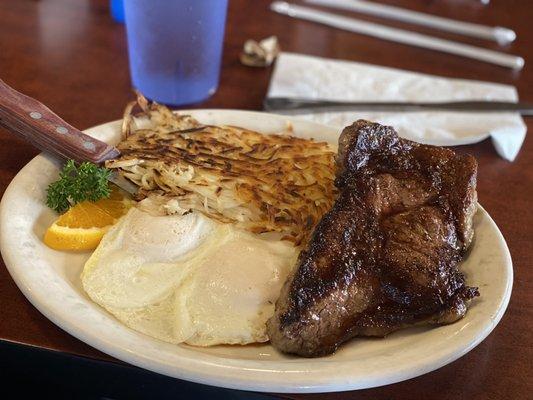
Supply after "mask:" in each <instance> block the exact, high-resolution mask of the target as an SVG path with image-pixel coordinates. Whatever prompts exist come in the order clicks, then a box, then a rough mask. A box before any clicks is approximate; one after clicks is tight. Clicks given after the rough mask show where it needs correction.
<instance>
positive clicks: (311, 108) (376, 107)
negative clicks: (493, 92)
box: [263, 97, 533, 116]
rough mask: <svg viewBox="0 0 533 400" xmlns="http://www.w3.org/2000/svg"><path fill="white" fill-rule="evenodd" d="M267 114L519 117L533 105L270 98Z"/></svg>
mask: <svg viewBox="0 0 533 400" xmlns="http://www.w3.org/2000/svg"><path fill="white" fill-rule="evenodd" d="M263 107H264V109H265V110H266V111H275V112H282V113H284V114H306V113H325V112H339V111H380V112H417V111H418V112H420V111H450V112H476V113H509V112H511V113H519V114H521V115H522V116H533V104H527V103H512V102H506V101H477V100H474V101H452V102H442V103H433V102H430V103H405V102H367V101H365V102H358V101H349V102H344V101H328V100H313V99H301V98H289V97H267V98H265V100H264V101H263Z"/></svg>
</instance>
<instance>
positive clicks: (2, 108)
mask: <svg viewBox="0 0 533 400" xmlns="http://www.w3.org/2000/svg"><path fill="white" fill-rule="evenodd" d="M0 126H3V127H4V128H6V129H7V130H8V131H10V132H12V133H14V134H15V135H17V136H19V137H21V138H22V139H24V140H26V141H27V142H29V143H30V144H32V145H33V146H35V147H37V148H38V149H40V150H42V151H44V152H47V153H50V154H52V155H53V156H55V157H57V158H60V159H62V160H68V159H73V160H75V161H77V162H82V161H90V162H92V163H95V164H102V163H103V162H104V161H106V160H110V159H113V158H117V157H118V156H119V155H120V151H119V150H118V149H117V148H115V147H114V146H110V145H108V144H107V143H104V142H102V141H100V140H98V139H95V138H93V137H91V136H89V135H86V134H85V133H83V132H81V131H80V130H78V129H76V128H75V127H73V126H72V125H70V124H68V123H67V122H65V121H64V120H63V119H61V118H60V117H59V116H57V115H56V114H55V113H54V112H52V111H51V110H50V109H49V108H48V107H46V106H45V105H44V104H42V103H41V102H40V101H38V100H35V99H33V98H31V97H29V96H26V95H24V94H22V93H20V92H17V91H16V90H15V89H13V88H12V87H10V86H9V85H7V84H6V83H5V82H4V81H2V80H1V79H0ZM109 180H110V181H111V182H113V183H115V184H116V185H117V186H119V187H120V188H122V189H124V190H126V191H127V192H129V193H132V194H135V193H136V192H137V187H136V186H135V185H134V184H133V183H131V182H129V181H128V180H126V179H125V178H123V177H122V176H120V175H119V174H117V173H116V172H115V171H113V173H112V174H111V177H110V178H109Z"/></svg>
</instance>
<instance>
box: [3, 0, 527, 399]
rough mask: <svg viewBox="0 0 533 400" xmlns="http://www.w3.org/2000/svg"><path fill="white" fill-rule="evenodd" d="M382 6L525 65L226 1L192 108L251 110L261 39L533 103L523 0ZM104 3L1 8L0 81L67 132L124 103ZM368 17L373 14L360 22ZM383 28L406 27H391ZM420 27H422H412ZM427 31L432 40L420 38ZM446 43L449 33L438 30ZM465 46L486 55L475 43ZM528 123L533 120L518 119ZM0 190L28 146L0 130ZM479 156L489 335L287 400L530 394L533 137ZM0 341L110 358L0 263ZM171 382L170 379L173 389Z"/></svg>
mask: <svg viewBox="0 0 533 400" xmlns="http://www.w3.org/2000/svg"><path fill="white" fill-rule="evenodd" d="M387 2H388V3H391V4H393V3H394V4H397V5H400V6H404V7H408V8H412V9H416V10H423V11H426V12H430V13H434V14H437V15H441V16H446V17H452V18H456V19H463V20H468V21H476V22H479V23H485V24H489V25H501V26H506V27H510V28H512V29H514V30H515V31H516V33H517V35H518V39H517V40H516V42H515V43H513V44H512V45H510V46H508V48H506V49H504V50H508V51H509V52H511V53H513V54H519V55H521V56H523V57H524V58H525V59H526V66H525V68H524V69H523V70H522V71H519V72H516V71H511V70H508V69H504V68H500V67H496V66H491V65H488V64H483V63H481V62H476V61H471V60H466V59H463V58H459V57H455V56H450V55H445V54H440V53H436V52H431V51H426V50H422V49H417V48H414V47H409V46H404V45H399V44H394V43H389V42H384V41H381V40H378V39H373V38H368V37H364V36H361V35H356V34H350V33H347V32H341V31H338V30H334V29H330V28H327V27H323V26H319V25H316V24H313V23H308V22H299V21H295V20H291V19H288V18H286V17H283V16H279V15H276V14H274V13H272V12H270V11H268V4H269V1H257V0H256V1H246V0H230V3H231V4H230V9H229V14H228V23H227V31H226V41H225V48H224V60H223V67H222V76H221V83H220V88H219V90H218V91H217V93H216V94H215V95H214V96H213V97H212V98H211V99H210V100H208V101H206V102H205V103H204V104H200V105H198V107H219V108H236V109H251V110H259V109H261V102H262V99H263V97H264V96H265V93H266V90H267V86H268V83H269V79H270V75H271V69H253V68H248V67H245V66H242V65H241V64H240V63H239V60H238V54H239V52H240V50H241V47H242V44H243V43H244V41H245V40H246V39H248V38H255V39H260V38H263V37H266V36H268V35H271V34H275V35H277V36H278V37H279V39H280V43H281V46H282V47H283V49H284V50H287V51H293V52H299V53H304V54H311V55H319V56H326V57H333V58H341V59H347V60H354V61H362V62H366V63H372V64H377V65H384V66H389V67H396V68H402V69H406V70H412V71H419V72H425V73H432V74H438V75H442V76H447V77H457V78H465V79H481V80H487V81H494V82H500V83H506V84H512V85H515V86H516V87H517V88H518V91H519V94H520V97H521V99H522V100H524V101H529V102H533V73H532V65H533V64H532V63H533V46H531V44H532V43H531V39H533V23H532V21H533V13H532V9H533V8H532V7H531V5H530V4H529V1H526V0H493V1H492V2H491V3H490V5H488V6H483V5H481V3H480V2H479V1H476V0H441V1H431V0H425V1H424V0H397V1H387ZM107 3H108V2H107V1H105V0H99V1H96V0H77V1H73V0H47V1H19V0H10V1H8V0H4V1H2V2H0V77H1V78H2V79H4V80H5V81H6V82H7V83H8V84H10V85H12V86H13V87H15V88H17V89H18V90H20V91H22V92H24V93H27V94H29V95H30V96H33V97H36V98H38V99H39V100H41V101H42V102H43V103H45V104H47V105H49V106H50V108H52V109H53V110H55V111H56V112H57V113H58V114H59V115H61V116H63V117H64V119H65V120H67V121H68V122H70V123H71V124H73V125H74V126H76V127H79V128H82V129H85V128H88V127H90V126H93V125H96V124H100V123H103V122H106V121H110V120H114V119H117V118H119V117H120V116H121V113H122V109H123V107H124V105H125V104H126V102H127V101H129V100H131V99H132V92H131V87H130V80H129V75H128V62H127V53H126V38H125V32H124V26H123V25H120V24H116V23H114V22H113V21H112V20H111V18H110V16H109V12H108V7H107ZM362 18H364V19H369V20H372V18H365V17H362ZM390 24H391V25H395V26H400V27H402V26H403V27H407V28H410V27H409V26H406V25H403V24H400V23H390ZM420 31H426V30H425V29H420ZM427 32H428V33H433V32H430V31H427ZM442 36H444V37H447V38H451V39H460V40H464V39H462V38H460V37H457V36H454V35H451V34H449V35H448V34H443V35H442ZM470 42H471V43H473V44H478V45H482V46H488V47H492V48H495V49H497V45H491V44H490V43H486V42H483V41H477V40H471V41H470ZM527 122H528V127H529V129H531V128H533V119H529V120H528V121H527ZM0 143H1V144H2V145H1V146H0V193H3V192H4V190H5V188H6V187H7V185H8V184H9V182H10V181H11V179H12V178H13V177H14V176H15V174H16V173H17V172H18V171H19V170H20V169H21V168H22V167H23V166H24V165H25V164H26V163H27V162H28V161H30V159H31V158H32V157H34V156H35V155H37V151H36V150H35V149H33V148H32V147H30V146H29V145H27V144H26V143H24V142H23V141H21V140H19V139H17V138H14V137H13V136H12V135H11V134H9V133H8V132H6V131H4V130H0ZM467 150H468V151H469V152H471V153H472V154H473V155H475V156H476V157H477V159H478V161H479V181H478V182H479V183H478V193H479V199H480V201H481V203H482V204H483V206H484V207H485V208H486V209H487V211H488V212H489V213H490V214H491V215H492V217H493V218H494V220H495V221H496V223H497V224H498V226H499V227H500V229H501V230H502V232H503V234H504V236H505V238H506V239H507V243H508V244H509V247H510V250H511V254H512V257H513V261H514V271H515V280H514V288H513V295H512V298H511V302H510V304H509V308H508V310H507V313H506V314H505V316H504V317H503V319H502V321H501V323H500V324H499V326H498V327H497V328H496V329H495V331H494V332H493V333H492V334H491V335H490V336H489V337H488V338H487V339H486V340H485V341H484V342H483V343H481V344H480V345H479V346H478V347H477V348H476V349H474V350H473V351H471V352H470V353H468V354H467V355H466V356H464V357H462V358H461V359H459V360H457V361H455V362H453V363H451V364H450V365H448V366H446V367H444V368H441V369H439V370H438V371H435V372H432V373H429V374H427V375H424V376H421V377H418V378H416V379H411V380H409V381H406V382H402V383H398V384H394V385H389V386H385V387H381V388H376V389H369V390H362V391H358V392H350V393H344V394H329V395H307V396H303V395H285V396H286V397H287V398H303V397H308V398H316V399H318V398H321V399H327V398H357V399H372V400H378V399H390V398H394V399H413V398H429V397H430V396H431V398H433V399H469V400H473V399H500V398H516V399H519V398H527V397H529V396H531V389H532V378H531V368H530V367H531V363H533V351H532V340H531V337H532V333H531V332H532V331H533V314H532V307H533V287H532V285H531V282H532V281H533V269H532V267H533V265H532V261H531V260H532V259H533V245H532V239H533V212H532V211H531V197H532V196H533V185H532V182H533V165H532V162H533V139H532V138H531V136H529V137H528V138H526V141H525V143H524V146H523V148H522V150H521V152H520V154H519V156H518V158H517V159H516V161H515V162H513V163H509V162H507V161H505V160H503V159H501V158H500V157H498V156H497V154H496V152H495V151H494V149H493V147H492V145H491V143H490V141H485V142H483V143H479V144H476V145H472V146H468V148H467ZM0 304H1V312H0V339H1V340H2V341H4V342H14V343H20V344H22V345H27V346H36V347H38V348H44V349H50V350H52V351H54V352H62V353H66V354H71V355H78V356H81V357H84V358H92V359H97V360H104V361H108V362H116V361H114V360H113V359H112V358H111V357H109V356H107V355H105V354H102V353H101V352H99V351H97V350H95V349H93V348H91V347H90V346H88V345H86V344H84V343H82V342H80V341H78V340H77V339H75V338H74V337H72V336H70V335H68V334H67V333H65V332H63V331H62V330H61V329H59V328H58V327H56V326H55V325H54V324H52V323H51V322H50V321H48V320H47V319H46V318H44V317H43V316H42V315H41V314H40V313H39V312H38V311H37V310H36V309H35V308H34V307H33V306H32V305H31V304H30V303H29V302H28V301H27V300H26V299H25V298H24V296H23V295H22V293H21V292H20V291H19V290H18V288H17V287H16V286H15V284H14V282H13V281H12V279H11V278H10V276H9V274H8V272H7V270H6V268H5V265H4V264H3V262H0ZM176 384H179V382H177V383H176Z"/></svg>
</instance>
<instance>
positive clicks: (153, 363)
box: [0, 109, 513, 393]
mask: <svg viewBox="0 0 533 400" xmlns="http://www.w3.org/2000/svg"><path fill="white" fill-rule="evenodd" d="M206 111H208V112H214V113H226V114H227V113H241V114H243V113H245V114H247V115H250V116H251V115H260V116H261V117H265V116H266V117H267V118H270V117H275V118H276V119H280V118H282V119H284V120H286V121H295V120H296V121H298V122H304V123H305V124H309V125H314V126H322V127H324V128H327V129H328V130H337V129H336V128H334V127H329V126H326V125H322V124H319V123H315V122H310V121H305V120H298V118H294V117H291V116H286V115H277V114H270V113H263V112H257V111H246V110H230V109H195V110H179V112H180V113H183V112H206ZM120 121H121V120H115V121H110V122H107V123H104V124H99V125H97V126H94V127H91V128H89V129H87V130H85V132H90V131H93V130H98V129H102V128H103V127H106V126H109V125H112V124H117V123H119V122H120ZM43 157H47V156H46V155H44V153H41V154H39V155H38V156H36V157H34V158H33V159H32V160H31V161H30V162H29V163H27V164H26V165H25V166H24V167H23V168H22V169H21V170H20V171H19V172H18V173H17V175H16V176H15V177H14V178H13V180H12V181H11V182H10V184H9V185H8V187H7V188H6V191H5V192H4V195H3V197H2V201H1V202H0V214H1V213H2V210H3V209H4V208H5V205H4V199H5V198H6V197H8V196H9V193H10V192H11V191H12V190H14V189H13V188H14V187H15V186H16V183H17V180H18V179H17V178H19V179H21V178H20V176H21V175H22V172H23V171H24V170H25V169H30V168H31V167H32V164H34V163H37V162H39V159H41V158H43ZM478 206H479V210H481V212H483V213H484V214H485V216H486V217H487V218H488V221H489V222H490V223H491V225H492V226H493V228H494V229H495V233H496V234H497V236H498V239H499V240H500V241H501V242H502V243H503V244H504V252H505V258H506V260H507V262H506V272H507V274H508V275H507V276H508V281H507V285H506V287H505V293H504V295H503V298H502V301H501V302H500V303H499V308H498V311H497V314H496V315H495V316H494V317H493V318H492V319H491V322H490V323H489V324H486V325H484V326H483V330H482V332H481V334H479V335H477V336H476V337H474V338H473V339H472V340H470V341H469V343H468V344H467V345H465V346H463V348H462V349H461V350H460V351H456V352H454V353H453V354H451V355H450V354H444V355H443V356H441V357H440V359H438V360H437V361H434V362H432V363H426V365H422V366H421V365H413V366H412V367H411V368H404V370H402V371H400V372H396V373H389V375H387V377H386V378H385V379H384V377H383V375H378V376H377V377H372V378H369V379H367V380H366V381H365V382H356V383H354V382H346V381H344V382H343V381H342V380H340V381H334V380H333V381H332V380H331V379H328V381H327V382H326V381H320V382H318V383H316V384H313V383H309V384H299V383H297V382H296V383H294V382H292V381H290V380H287V377H286V376H284V378H283V379H282V381H283V382H282V384H281V383H280V382H279V381H278V382H277V383H273V381H275V378H276V376H278V374H279V373H286V372H285V371H278V372H275V371H261V370H254V369H253V368H251V369H249V370H248V371H247V372H248V375H254V373H255V375H257V374H258V373H260V374H265V373H266V374H268V378H269V379H258V378H259V376H258V377H255V381H251V379H253V378H250V376H248V375H246V374H245V375H246V376H244V375H241V373H242V370H241V369H237V370H238V371H239V374H235V375H234V376H232V377H231V380H230V381H228V379H227V373H228V372H230V371H231V370H233V371H235V368H236V367H233V366H221V365H211V367H213V368H214V369H215V371H212V372H211V373H205V374H203V375H202V374H200V375H199V374H198V372H194V371H190V370H187V371H183V370H180V369H179V368H178V369H176V368H174V369H172V370H169V368H168V366H165V365H164V364H161V363H160V362H158V361H157V360H154V359H150V358H148V357H147V356H146V355H138V354H135V353H133V352H131V351H125V350H124V349H123V348H121V347H120V346H116V345H113V343H107V342H106V341H105V340H103V339H101V338H99V337H98V336H95V335H92V334H90V333H85V332H84V331H83V330H82V329H77V330H76V327H74V326H72V324H71V323H69V320H68V318H66V317H64V316H63V315H62V314H60V313H57V312H55V311H54V310H53V309H51V308H50V305H49V304H46V302H43V301H42V299H38V294H37V293H35V292H34V291H33V290H32V288H31V287H30V286H29V285H28V282H24V279H23V277H22V276H21V275H20V274H18V273H17V268H18V267H17V266H16V265H13V264H17V263H16V262H15V260H13V259H11V257H12V256H13V255H12V254H11V251H10V250H6V249H5V239H4V235H3V234H2V230H0V250H1V252H2V257H3V259H4V262H5V264H6V267H7V270H8V272H9V274H10V275H11V277H12V279H13V280H14V281H15V283H16V284H17V286H18V287H19V289H20V290H21V291H22V293H23V294H24V296H25V297H26V298H27V299H28V300H29V301H30V302H31V304H32V305H33V306H34V307H35V308H37V309H38V310H39V312H41V313H42V314H43V315H44V316H45V317H46V318H48V319H49V320H51V321H52V322H53V323H54V324H55V325H57V326H59V327H60V328H61V329H63V330H64V331H66V332H68V333H69V334H71V335H72V336H74V337H76V338H78V339H79V340H81V341H83V342H85V343H86V344H89V345H90V346H92V347H94V348H96V349H98V350H100V351H103V352H104V353H106V354H109V355H111V356H113V357H116V358H117V359H120V360H122V361H125V362H128V363H130V364H132V365H136V366H139V367H142V368H146V369H149V370H151V371H154V372H158V373H161V374H164V375H167V376H172V377H175V378H178V379H184V380H187V381H191V382H195V383H200V384H207V385H212V386H219V387H224V388H229V389H237V390H254V391H262V392H278V393H322V392H338V391H346V390H356V389H364V388H370V387H377V386H382V385H387V384H392V383H396V382H400V381H403V380H406V379H411V378H414V377H417V376H420V375H423V374H425V373H428V372H431V371H434V370H436V369H439V368H441V367H443V366H444V365H447V364H449V363H451V362H453V361H455V360H456V359H458V358H460V357H462V356H463V355H464V354H466V353H468V352H469V351H471V350H472V349H473V348H475V347H476V346H477V345H478V344H479V343H481V342H482V341H483V340H484V339H485V338H486V337H487V336H488V335H489V334H490V333H491V332H492V330H493V329H494V328H495V327H496V326H497V324H498V323H499V321H500V320H501V318H502V317H503V314H504V313H505V311H506V309H507V306H508V304H509V300H510V297H511V292H512V286H513V266H512V258H511V254H510V251H509V248H508V246H507V243H506V241H505V239H504V237H503V235H502V233H501V231H500V229H499V228H498V226H497V225H496V223H495V222H494V220H493V219H492V217H491V216H490V215H489V213H488V212H486V210H485V209H484V208H483V207H482V206H481V205H478ZM2 226H4V224H1V225H0V228H1V227H2ZM13 257H14V256H13ZM126 329H128V328H126ZM154 340H155V339H154ZM315 360H316V359H315ZM337 362H339V363H343V362H348V361H337ZM198 366H199V367H201V366H202V362H200V364H199V365H198ZM221 370H224V371H221ZM217 372H226V374H220V373H218V374H217ZM205 375H208V376H205ZM230 375H231V374H230ZM264 378H266V376H265V377H264Z"/></svg>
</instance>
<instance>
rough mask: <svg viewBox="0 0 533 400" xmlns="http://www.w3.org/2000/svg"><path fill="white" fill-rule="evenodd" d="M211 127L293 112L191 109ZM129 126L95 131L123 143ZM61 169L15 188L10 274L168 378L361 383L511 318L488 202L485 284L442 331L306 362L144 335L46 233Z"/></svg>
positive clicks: (353, 345) (70, 325)
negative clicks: (108, 304) (84, 283)
mask: <svg viewBox="0 0 533 400" xmlns="http://www.w3.org/2000/svg"><path fill="white" fill-rule="evenodd" d="M191 113H192V115H193V116H194V117H196V118H197V119H199V120H200V121H202V122H204V123H212V124H221V123H226V124H233V125H238V126H243V127H246V128H250V129H255V130H258V131H260V132H265V133H268V132H272V133H274V132H279V131H282V130H284V129H285V128H286V127H287V121H288V120H290V119H289V118H288V117H284V116H283V117H282V116H276V115H269V114H263V113H256V112H244V111H231V110H198V111H192V112H191ZM291 122H292V125H293V127H294V134H296V135H298V136H305V137H314V138H316V139H319V140H328V141H330V142H332V143H336V141H337V137H338V132H336V131H335V130H334V129H332V128H328V127H326V126H322V125H318V124H315V123H311V122H306V121H298V120H291ZM119 126H120V122H118V121H116V122H111V123H108V124H105V125H101V126H98V127H95V128H92V129H89V130H88V131H87V133H88V134H90V135H93V136H95V137H97V138H99V139H101V140H105V141H108V142H111V143H114V142H116V141H117V140H118V137H119ZM57 174H58V166H57V165H56V164H55V163H54V162H53V161H52V160H51V159H49V158H48V157H46V156H44V155H39V156H37V157H35V158H34V159H33V160H32V161H31V162H30V163H28V165H26V166H25V167H24V168H23V169H22V170H21V171H20V172H19V173H18V175H17V176H16V177H15V179H13V181H12V182H11V184H10V185H9V187H8V188H7V190H6V192H5V194H4V197H3V199H2V203H1V207H0V235H1V236H0V245H1V247H0V248H1V251H2V256H3V258H4V261H5V263H6V265H7V267H8V269H9V272H10V273H11V276H12V277H13V279H14V280H15V282H16V283H17V285H18V286H19V288H20V289H21V290H22V292H23V293H24V294H25V295H26V297H27V298H28V299H29V300H30V301H31V302H32V303H33V305H34V306H35V307H37V309H39V311H41V312H42V313H43V314H44V315H45V316H46V317H47V318H49V319H50V320H52V321H53V322H54V323H55V324H57V325H58V326H60V327H61V328H63V329H64V330H65V331H67V332H69V333H70V334H72V335H73V336H75V337H77V338H78V339H81V340H82V341H84V342H86V343H88V344H90V345H91V346H93V347H95V348H97V349H99V350H101V351H103V352H105V353H107V354H110V355H112V356H114V357H116V358H118V359H120V360H123V361H126V362H128V363H131V364H134V365H137V366H139V367H142V368H146V369H149V370H152V371H156V372H159V373H161V374H165V375H169V376H173V377H176V378H180V379H186V380H189V381H193V382H199V383H204V384H209V385H216V386H222V387H226V388H234V389H243V390H256V391H269V392H325V391H342V390H350V389H362V388H369V387H374V386H380V385H385V384H390V383H394V382H399V381H402V380H405V379H409V378H413V377H415V376H418V375H421V374H424V373H426V372H429V371H432V370H435V369H437V368H439V367H442V366H443V365H446V364H448V363H450V362H452V361H454V360H455V359H457V358H459V357H461V356H462V355H464V354H465V353H467V352H468V351H470V350H472V349H473V348H474V347H475V346H476V345H477V344H479V343H480V342H481V341H482V340H483V339H484V338H485V337H486V336H487V335H488V334H489V333H490V332H491V331H492V330H493V329H494V327H495V326H496V324H497V323H498V321H499V320H500V318H501V317H502V315H503V313H504V311H505V309H506V307H507V303H508V301H509V297H510V295H511V288H512V281H513V270H512V265H511V257H510V255H509V250H508V248H507V245H506V243H505V241H504V239H503V237H502V235H501V233H500V231H499V230H498V228H497V226H496V225H495V223H494V221H493V220H492V219H491V218H490V216H489V215H488V214H487V212H486V211H485V210H483V208H481V207H479V210H478V212H477V214H476V216H475V229H476V238H475V243H474V245H473V248H472V251H471V253H470V255H469V257H468V258H467V260H466V261H465V262H464V263H463V270H464V271H465V273H466V276H467V282H468V283H469V284H470V285H475V286H478V287H479V289H480V292H481V297H480V298H478V299H476V300H475V301H474V302H473V303H472V306H471V308H470V310H469V311H468V313H467V315H466V317H465V318H464V319H462V320H461V321H458V322H457V323H455V324H452V325H448V326H442V327H437V328H411V329H406V330H403V331H400V332H397V333H394V334H392V335H390V336H388V337H387V338H385V339H355V340H352V341H350V342H349V343H348V344H345V345H344V346H342V347H341V348H340V349H339V351H337V353H335V354H334V355H331V356H328V357H322V358H316V359H306V358H298V357H291V356H286V355H283V354H280V353H278V352H277V351H276V350H274V349H273V348H272V347H271V346H270V345H268V344H264V345H253V346H217V347H213V348H195V347H191V346H186V345H172V344H168V343H164V342H161V341H158V340H155V339H152V338H150V337H148V336H145V335H143V334H140V333H137V332H135V331H133V330H131V329H129V328H127V327H125V326H124V325H122V324H121V323H119V322H118V321H117V320H115V319H114V318H113V317H112V316H111V315H110V314H108V313H107V312H106V311H104V310H103V309H102V308H100V307H99V306H97V305H96V304H94V303H92V302H91V301H90V300H89V298H88V297H87V295H86V294H85V293H84V292H83V290H82V289H81V283H80V278H79V276H80V272H81V270H82V267H83V264H84V262H85V260H86V259H87V258H88V256H89V254H72V253H65V252H58V251H54V250H51V249H49V248H48V247H46V246H45V245H44V244H43V243H42V241H41V239H42V237H43V234H44V231H45V229H46V228H47V227H48V226H49V225H50V223H51V222H52V221H53V219H54V218H55V214H54V213H53V212H52V211H50V210H49V209H48V208H47V207H46V206H45V205H44V198H45V189H46V187H47V185H48V184H49V183H50V182H51V181H53V180H55V179H56V178H57Z"/></svg>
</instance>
